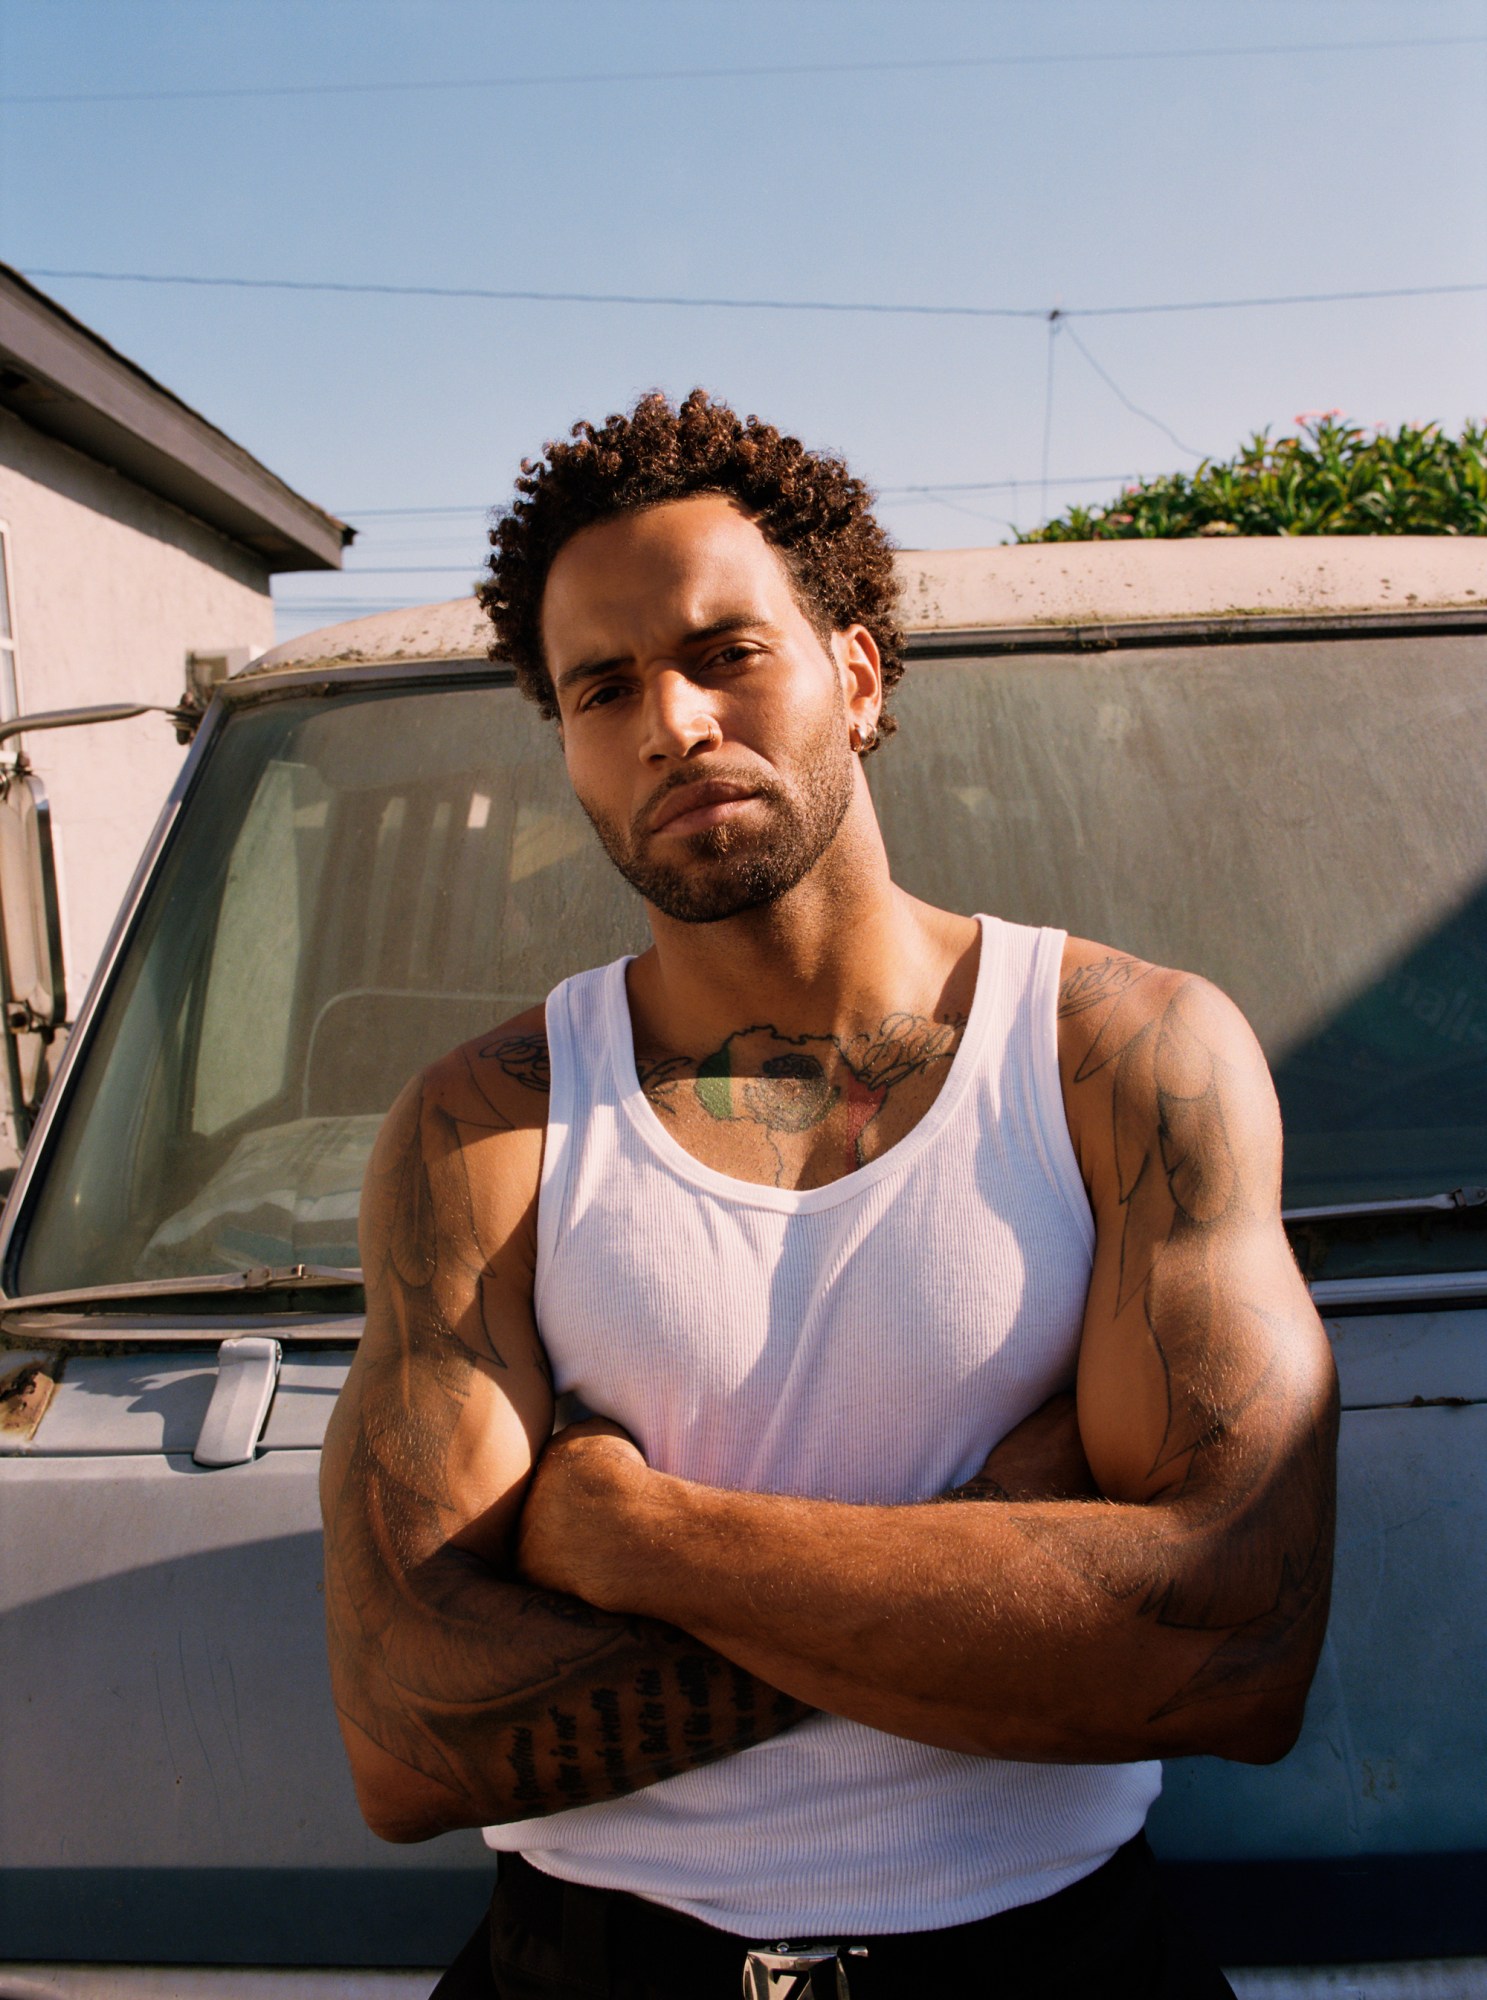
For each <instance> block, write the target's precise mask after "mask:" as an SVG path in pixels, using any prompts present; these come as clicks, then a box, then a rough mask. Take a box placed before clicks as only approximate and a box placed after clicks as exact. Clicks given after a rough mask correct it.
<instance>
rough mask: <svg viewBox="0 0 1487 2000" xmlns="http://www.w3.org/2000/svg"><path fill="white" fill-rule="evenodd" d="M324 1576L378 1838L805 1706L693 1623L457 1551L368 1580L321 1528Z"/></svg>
mask: <svg viewBox="0 0 1487 2000" xmlns="http://www.w3.org/2000/svg"><path fill="white" fill-rule="evenodd" d="M356 1539H358V1540H359V1539H361V1538H360V1537H357V1538H356ZM326 1575H327V1600H328V1613H329V1625H330V1634H331V1669H332V1684H333V1687H334V1691H335V1697H336V1703H337V1708H338V1710H339V1712H340V1716H341V1719H342V1727H343V1732H344V1734H345V1736H346V1741H347V1748H348V1751H349V1752H350V1756H351V1763H352V1770H353V1775H354V1776H355V1778H356V1781H357V1787H358V1793H359V1796H360V1798H361V1803H362V1808H363V1811H364V1813H365V1814H366V1817H367V1819H368V1821H369V1823H370V1824H371V1825H372V1827H373V1829H374V1830H375V1831H376V1832H378V1833H380V1834H382V1835H383V1837H384V1838H387V1839H395V1840H409V1839H422V1838H425V1837H427V1836H428V1835H430V1834H434V1833H440V1832H443V1831H446V1830H447V1829H449V1828H451V1827H455V1826H480V1825H487V1824H494V1823H498V1822H501V1821H505V1820H512V1819H524V1818H529V1817H535V1816H538V1815H541V1814H545V1813H550V1812H556V1811H559V1810H561V1809H562V1808H564V1807H567V1806H576V1805H584V1804H587V1803H589V1802H591V1801H593V1800H595V1799H605V1798H614V1797H618V1796H620V1795H622V1794H624V1793H626V1792H632V1791H635V1790H637V1789H639V1788H640V1787H642V1786H645V1785H649V1784H654V1783H655V1782H656V1781H657V1780H658V1779H661V1778H666V1777H670V1776H672V1775H673V1774H674V1773H676V1772H678V1771H684V1770H688V1769H691V1768H693V1767H695V1766H697V1765H700V1764H705V1763H709V1762H712V1761H713V1760H715V1759H716V1758H719V1757H724V1756H728V1755H731V1754H732V1753H733V1752H734V1751H737V1750H741V1749H745V1748H747V1747H748V1745H749V1744H751V1743H755V1742H758V1741H761V1740H762V1739H763V1738H764V1737H767V1736H772V1735H775V1734H777V1733H778V1732H779V1731H780V1730H781V1729H784V1728H787V1727H789V1725H790V1724H791V1723H793V1722H795V1721H797V1720H798V1719H799V1718H800V1717H801V1716H802V1715H803V1714H804V1713H806V1709H805V1707H804V1706H803V1705H802V1704H801V1703H799V1702H797V1701H795V1700H793V1699H791V1698H790V1697H788V1696H786V1695H783V1694H781V1693H779V1692H778V1691H777V1690H776V1689H774V1688H772V1687H768V1686H765V1685H764V1684H762V1683H761V1682H760V1681H759V1680H757V1679H756V1678H755V1677H754V1676H753V1675H752V1674H751V1673H749V1672H748V1671H747V1670H746V1669H745V1668H743V1667H742V1666H741V1665H739V1664H737V1663H734V1662H731V1661H728V1660H725V1659H722V1658H720V1657H719V1656H718V1654H717V1653H716V1652H714V1651H712V1650H711V1649H710V1648H708V1647H707V1646H706V1645H705V1644H704V1643H701V1642H699V1641H698V1640H697V1639H696V1638H695V1637H694V1636H691V1635H689V1634H687V1633H685V1632H682V1631H679V1630H677V1629H676V1628H674V1627H671V1626H668V1625H665V1624H662V1623H658V1622H656V1621H652V1620H647V1619H645V1618H643V1617H637V1616H634V1615H613V1614H608V1613H605V1612H601V1611H597V1610H595V1609H594V1608H593V1607H592V1606H590V1605H587V1604H584V1603H582V1602H580V1601H579V1600H578V1599H576V1598H572V1597H567V1596H564V1595H561V1594H559V1593H556V1592H551V1591H543V1590H539V1589H536V1588H534V1587H532V1586H531V1585H527V1584H523V1583H519V1582H512V1581H509V1580H505V1579H503V1578H501V1577H500V1576H499V1575H497V1574H496V1572H495V1571H493V1570H492V1569H491V1568H490V1567H489V1566H488V1565H486V1564H485V1563H483V1562H482V1561H481V1560H480V1558H478V1557H476V1556H471V1555H468V1554H466V1553H465V1552H463V1551H461V1550H445V1551H442V1552H441V1553H440V1554H439V1555H438V1556H436V1557H434V1558H431V1559H430V1560H429V1561H427V1562H425V1563H424V1564H422V1565H420V1566H418V1567H417V1568H415V1569H413V1570H410V1571H408V1572H407V1573H406V1574H405V1575H404V1576H403V1577H402V1578H401V1579H400V1582H399V1586H398V1587H397V1588H391V1587H389V1582H388V1580H387V1579H386V1578H385V1575H379V1574H378V1572H377V1570H376V1569H375V1568H374V1569H373V1571H372V1579H373V1587H372V1588H371V1590H370V1591H368V1590H367V1589H366V1587H365V1586H366V1582H367V1577H368V1565H367V1564H366V1563H365V1562H364V1561H363V1562H358V1561H357V1560H356V1559H355V1555H354V1553H352V1552H349V1551H347V1550H346V1549H345V1547H344V1546H343V1547H341V1548H340V1549H338V1548H337V1547H336V1546H335V1545H334V1544H330V1545H328V1550H327V1570H326ZM358 1585H360V1586H361V1587H360V1588H358Z"/></svg>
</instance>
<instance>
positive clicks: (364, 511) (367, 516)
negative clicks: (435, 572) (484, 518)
mask: <svg viewBox="0 0 1487 2000" xmlns="http://www.w3.org/2000/svg"><path fill="white" fill-rule="evenodd" d="M1130 477H1131V474H1130V473H1129V472H1128V471H1127V472H1065V473H1060V474H1059V475H1058V476H1057V477H1056V478H1053V479H1050V480H1049V481H1048V484H1049V485H1050V486H1110V485H1113V484H1114V483H1115V481H1117V480H1120V479H1129V478H1130ZM1037 483H1038V482H1037V480H1036V479H1035V478H1030V477H1028V475H1027V474H1024V475H1023V477H1022V478H1021V479H941V480H938V481H934V482H929V483H923V482H922V483H921V484H919V485H917V486H875V487H874V488H873V491H874V493H875V494H876V495H877V497H878V499H880V500H897V499H900V498H902V497H904V496H906V495H909V494H930V495H933V494H939V493H1007V492H1015V491H1016V489H1017V488H1018V487H1019V486H1035V485H1037ZM498 504H499V502H496V501H491V500H472V501H470V502H469V503H468V505H466V506H462V507H353V506H345V507H336V508H334V509H333V510H332V511H333V512H334V514H335V515H336V518H337V519H338V520H341V521H352V520H355V521H377V520H383V521H402V520H411V519H413V518H415V517H420V518H421V517H424V516H429V515H436V514H443V515H455V514H488V513H489V512H490V511H491V508H492V507H493V506H496V505H498Z"/></svg>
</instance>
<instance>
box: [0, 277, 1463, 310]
mask: <svg viewBox="0 0 1487 2000" xmlns="http://www.w3.org/2000/svg"><path fill="white" fill-rule="evenodd" d="M25 275H26V276H27V277H28V278H68V279H78V280H84V281H87V282H90V283H97V284H105V285H190V286H197V287H205V288H213V287H216V288H219V289H220V288H225V289H230V290H236V291H251V292H319V293H336V294H346V295H349V296H353V297H375V298H416V299H481V300H496V301H499V302H503V303H526V304H538V305H589V306H679V307H683V308H697V309H707V310H714V311H725V312H787V313H790V312H795V313H812V312H818V313H875V314H897V315H904V314H907V315H910V316H912V317H915V318H924V319H1039V320H1047V319H1048V317H1049V311H1050V308H1048V307H1047V306H964V305H930V304H916V303H909V302H900V301H884V300H869V299H845V300H844V299H738V298H722V297H718V298H712V297H703V296H697V297H693V296H685V295H682V294H680V293H670V292H654V293H653V292H540V291H533V290H528V289H521V290H516V289H511V290H496V289H494V288H492V287H488V286H484V285H391V284H362V283H347V282H342V281H339V280H333V279H322V278H220V277H214V278H207V277H199V276H196V275H194V274H192V275H187V274H184V273H180V272H168V273H167V272H160V271H74V270H57V269H51V268H45V267H42V266H40V265H33V266H32V267H31V268H30V269H29V270H27V271H26V273H25ZM1479 292H1487V281H1484V282H1481V283H1471V284H1464V285H1384V286H1374V287H1369V288H1367V289H1360V290H1357V291H1347V292H1278V293H1274V294H1272V295H1270V296H1267V297H1264V298H1246V299H1176V300H1163V301H1160V302H1156V303H1151V304H1146V305H1125V306H1061V307H1058V308H1057V309H1056V310H1057V312H1058V316H1059V318H1060V319H1061V320H1067V319H1118V318H1129V317H1132V316H1134V315H1138V314H1152V313H1192V312H1241V311H1244V310H1247V309H1250V308H1254V307H1261V306H1320V305H1356V304H1360V303H1362V302H1364V301H1366V300H1371V299H1439V298H1450V297H1457V296H1464V295H1466V294H1469V293H1479Z"/></svg>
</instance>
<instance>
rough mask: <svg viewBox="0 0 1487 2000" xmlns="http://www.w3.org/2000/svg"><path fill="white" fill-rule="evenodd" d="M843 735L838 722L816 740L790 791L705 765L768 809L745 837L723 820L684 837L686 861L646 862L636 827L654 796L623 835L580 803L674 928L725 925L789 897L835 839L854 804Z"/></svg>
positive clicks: (632, 880) (634, 884)
mask: <svg viewBox="0 0 1487 2000" xmlns="http://www.w3.org/2000/svg"><path fill="white" fill-rule="evenodd" d="M844 733H845V732H844V731H843V730H842V729H841V727H840V725H839V724H838V725H836V726H834V727H833V728H832V730H831V732H830V740H829V741H825V740H822V739H819V738H818V739H817V741H816V742H815V743H814V744H813V745H812V746H811V754H810V755H808V757H807V758H806V759H805V760H804V762H803V763H802V765H801V766H800V782H799V785H798V788H796V789H795V790H794V791H793V792H792V791H791V790H787V789H786V787H785V786H784V785H781V784H779V783H777V782H776V781H774V780H773V779H764V780H762V781H761V780H760V779H759V778H758V777H757V776H756V775H755V774H754V773H753V772H750V771H740V770H731V771H730V770H726V769H724V768H723V767H722V766H717V767H714V768H710V769H709V770H708V772H707V776H708V779H709V780H713V779H721V780H723V781H725V782H727V781H737V782H739V783H743V784H747V785H748V786H749V788H750V792H751V794H752V796H753V797H755V798H758V799H762V800H764V801H765V803H766V804H767V805H769V806H770V807H771V808H772V809H773V810H772V811H771V815H770V823H769V826H768V828H767V829H766V830H765V831H764V832H763V833H755V834H750V833H743V832H741V831H740V830H739V829H737V828H736V827H734V826H731V825H729V824H728V823H727V822H726V821H725V822H724V823H723V824H722V825H721V826H712V827H707V828H705V829H704V830H703V831H702V832H700V833H694V834H689V835H687V836H686V837H685V843H684V844H685V847H686V851H687V853H688V855H690V857H691V860H690V864H688V863H687V862H684V861H681V860H677V861H650V860H647V859H646V858H645V856H644V854H643V852H642V848H643V843H644V840H645V834H644V830H643V826H642V824H641V822H643V821H645V820H648V819H649V817H650V815H651V814H652V813H653V812H654V810H655V804H656V802H655V800H654V799H652V800H651V801H650V802H649V803H648V804H647V805H646V806H645V807H644V809H643V810H642V812H641V813H639V814H637V815H636V823H635V824H634V825H632V827H631V829H630V832H629V834H628V836H627V835H625V834H623V833H621V831H620V829H619V828H618V827H617V826H616V825H615V823H614V821H612V820H610V819H607V818H605V817H604V816H603V815H601V814H599V813H596V812H594V811H593V810H592V809H591V808H590V807H589V806H587V805H585V804H584V802H583V801H582V800H580V801H579V803H580V804H581V805H583V808H584V811H585V812H586V813H588V816H589V821H590V824H591V825H592V826H593V829H594V831H595V833H597V834H598V836H599V839H600V842H601V844H602V845H603V848H604V851H605V853H606V854H607V855H608V856H609V858H610V860H611V861H612V862H613V863H614V865H615V867H616V868H618V870H619V871H620V873H621V875H623V876H624V878H625V880H626V881H627V882H628V883H629V884H630V887H631V888H632V889H634V890H636V891H637V892H638V893H639V894H640V895H641V896H643V897H644V898H645V900H646V902H647V903H649V904H650V905H651V906H652V908H654V909H657V910H659V911H660V912H661V914H662V916H665V917H670V918H671V919H672V920H673V921H674V922H676V923H679V924H719V923H723V922H725V921H726V920H727V919H728V918H729V917H739V916H742V915H743V914H744V913H745V911H748V910H758V909H763V908H765V907H766V906H767V905H769V904H771V903H777V902H779V901H780V899H781V897H783V896H787V895H789V893H790V891H791V890H792V889H793V888H795V886H796V884H797V883H799V882H801V881H803V880H804V878H805V877H806V876H807V875H808V874H809V873H810V871H811V870H812V869H813V868H814V867H815V865H816V863H817V862H818V861H819V860H820V859H821V856H822V855H823V854H824V853H825V852H826V850H827V848H828V847H830V845H831V843H832V841H833V840H835V839H836V836H837V832H838V829H839V828H840V826H841V823H842V821H843V820H844V819H845V818H846V816H847V808H848V807H849V806H850V805H851V803H852V783H853V779H852V770H853V766H854V764H855V762H856V759H855V758H854V757H853V756H852V754H851V752H850V751H848V750H847V749H846V747H845V744H843V743H841V737H842V735H844ZM839 745H840V747H838V746H839Z"/></svg>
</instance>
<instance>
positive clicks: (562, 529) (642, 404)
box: [476, 389, 904, 748]
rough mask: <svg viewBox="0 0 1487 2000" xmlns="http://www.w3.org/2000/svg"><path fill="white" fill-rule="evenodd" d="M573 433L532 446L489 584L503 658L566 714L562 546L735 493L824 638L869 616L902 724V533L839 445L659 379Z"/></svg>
mask: <svg viewBox="0 0 1487 2000" xmlns="http://www.w3.org/2000/svg"><path fill="white" fill-rule="evenodd" d="M570 436H571V439H572V442H571V443H562V442H558V443H550V444H548V445H547V446H546V447H545V449H544V452H543V455H542V457H541V458H540V459H535V460H534V459H523V461H522V468H521V476H520V478H519V479H518V480H517V482H516V498H515V499H514V500H513V501H512V503H511V505H510V506H509V507H508V508H507V509H506V511H505V512H504V513H503V514H502V515H501V516H500V517H499V518H498V519H497V521H496V523H495V525H494V526H493V527H492V528H491V531H490V543H491V550H492V553H491V555H490V558H489V560H488V563H487V568H488V570H489V572H490V573H489V575H488V577H487V578H486V580H485V581H484V582H483V583H482V584H480V585H479V586H478V588H477V590H476V595H477V597H478V598H479V599H480V602H481V604H482V605H483V606H484V607H485V610H486V613H487V614H488V616H489V618H490V621H491V623H492V625H493V626H494V627H495V640H494V642H493V644H492V646H491V649H490V650H491V658H492V659H496V660H504V661H506V662H508V663H509V664H510V665H512V666H513V667H515V669H516V678H517V683H518V685H519V686H520V688H521V690H522V692H523V694H525V695H527V696H529V697H530V698H531V700H533V701H535V702H536V703H537V705H538V706H539V708H540V709H541V710H542V713H543V714H544V715H545V716H548V717H552V716H555V715H556V714H557V712H558V711H557V702H556V699H555V697H554V694H553V686H552V679H551V676H550V675H549V673H548V670H547V661H546V659H545V657H544V655H543V650H542V629H541V615H542V594H543V591H544V590H545V588H546V586H547V578H548V572H549V571H550V570H551V568H552V565H553V561H554V558H555V557H556V556H557V553H558V551H559V550H560V549H561V548H562V547H563V545H564V543H565V542H567V541H568V540H569V539H570V538H571V537H572V536H573V535H575V534H577V533H578V531H579V529H580V528H586V527H588V526H589V525H590V524H591V523H593V522H595V521H603V520H606V519H609V518H610V517H612V516H613V515H616V514H622V513H625V512H627V511H628V510H629V509H631V508H635V507H653V506H656V505H657V504H658V503H660V502H661V501H665V500H682V499H685V498H686V497H687V496H688V495H689V494H693V493H726V494H730V495H732V497H733V498H734V499H735V500H736V501H737V502H738V503H739V505H740V506H741V507H743V508H745V509H746V510H747V512H748V513H749V514H750V516H751V517H752V518H753V520H754V521H755V522H756V523H757V525H758V527H759V530H760V532H761V533H762V534H763V536H764V539H765V540H766V541H767V542H768V543H769V544H770V546H771V547H772V548H774V549H777V550H778V551H779V554H780V557H781V559H782V560H783V562H784V564H785V567H786V569H787V570H788V571H789V573H790V578H791V581H792V583H793V585H794V588H795V594H796V597H797V600H798V601H799V603H800V607H801V609H802V611H803V612H804V613H805V614H806V616H807V617H808V618H809V619H810V621H811V624H812V625H813V626H814V627H815V629H816V631H817V632H818V633H819V634H820V635H821V637H822V638H823V639H824V638H826V636H827V635H828V634H829V633H831V632H839V631H841V630H843V629H844V628H845V627H846V626H848V625H852V624H859V623H860V624H862V625H865V626H866V627H867V629H868V631H869V632H871V633H872V635H873V638H874V640H875V641H876V642H877V646H878V651H879V653H880V654H881V655H882V665H883V696H884V712H883V713H882V714H881V715H880V716H879V718H878V728H877V736H876V737H874V738H873V739H872V741H871V742H870V743H869V744H868V745H867V746H866V747H867V748H872V747H873V745H874V744H875V743H876V741H877V738H878V737H882V736H888V735H891V734H892V732H893V730H894V728H895V727H896V724H895V721H894V718H893V716H892V715H891V714H889V713H888V712H887V698H888V695H889V694H890V693H891V692H892V690H893V688H894V686H895V685H896V684H897V682H898V680H899V679H900V677H901V676H902V674H903V670H904V659H903V651H904V638H903V632H902V630H901V629H900V627H899V622H898V580H897V577H896V575H895V572H894V566H893V545H892V543H891V542H890V541H889V539H888V537H887V535H886V534H885V533H884V532H883V530H882V529H881V528H880V527H879V526H878V523H877V522H876V521H875V520H874V519H873V516H872V513H871V512H870V510H869V501H870V498H871V496H870V494H869V493H868V490H867V488H866V486H864V485H863V483H862V481H861V480H860V479H856V478H854V477H853V476H852V474H851V473H850V472H849V471H848V470H847V467H846V465H845V464H844V463H843V461H842V460H841V459H839V458H833V457H831V456H829V455H828V454H826V453H824V452H815V451H807V450H806V448H805V446H804V445H803V444H802V443H801V442H800V440H799V439H798V438H793V437H784V436H782V435H781V434H780V432H779V431H777V430H776V429H775V428H774V426H773V425H772V424H762V423H760V421H759V419H758V418H757V417H739V416H738V415H737V414H736V413H735V412H734V411H733V410H731V409H729V407H728V405H727V404H726V403H718V402H714V401H713V399H712V398H711V397H710V396H709V395H708V394H707V392H706V391H705V390H703V389H694V390H693V391H692V393H691V395H690V396H688V397H687V399H686V400H685V402H683V403H682V404H681V406H680V407H679V408H678V407H677V406H675V405H674V404H672V403H671V402H670V401H669V399H668V398H667V397H665V396H664V395H662V394H661V393H660V392H659V391H655V392H652V393H651V394H650V395H647V396H642V397H641V399H640V401H639V402H638V403H637V404H636V405H635V407H634V409H633V410H631V411H630V413H629V415H628V416H612V417H610V418H608V419H607V420H606V422H604V423H602V424H598V425H595V424H591V423H588V422H580V423H576V424H575V425H574V426H573V429H572V431H571V433H570Z"/></svg>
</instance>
